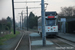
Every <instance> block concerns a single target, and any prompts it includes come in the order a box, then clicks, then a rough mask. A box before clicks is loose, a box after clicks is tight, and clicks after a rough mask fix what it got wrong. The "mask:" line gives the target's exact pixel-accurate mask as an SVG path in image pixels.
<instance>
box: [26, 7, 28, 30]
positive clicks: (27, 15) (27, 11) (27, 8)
mask: <svg viewBox="0 0 75 50" xmlns="http://www.w3.org/2000/svg"><path fill="white" fill-rule="evenodd" d="M26 9H27V31H28V6H27V7H26Z"/></svg>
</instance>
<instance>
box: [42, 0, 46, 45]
mask: <svg viewBox="0 0 75 50" xmlns="http://www.w3.org/2000/svg"><path fill="white" fill-rule="evenodd" d="M41 10H42V11H41V14H42V40H43V46H46V32H45V6H44V0H41Z"/></svg>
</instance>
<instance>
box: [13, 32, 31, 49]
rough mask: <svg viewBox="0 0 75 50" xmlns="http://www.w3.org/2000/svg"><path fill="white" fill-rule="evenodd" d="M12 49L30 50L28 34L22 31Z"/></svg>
mask: <svg viewBox="0 0 75 50" xmlns="http://www.w3.org/2000/svg"><path fill="white" fill-rule="evenodd" d="M14 50H30V49H29V35H28V33H27V32H23V33H22V36H21V38H20V40H19V41H18V43H17V45H16V47H15V48H14Z"/></svg>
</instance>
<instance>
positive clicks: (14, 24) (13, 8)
mask: <svg viewBox="0 0 75 50" xmlns="http://www.w3.org/2000/svg"><path fill="white" fill-rule="evenodd" d="M12 11H13V30H14V34H15V33H16V32H15V12H14V0H12Z"/></svg>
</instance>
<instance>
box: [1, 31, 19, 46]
mask: <svg viewBox="0 0 75 50" xmlns="http://www.w3.org/2000/svg"><path fill="white" fill-rule="evenodd" d="M11 32H12V33H11V34H7V35H5V36H3V37H0V45H4V43H3V42H4V41H7V40H9V39H11V38H14V37H16V36H17V35H18V34H19V31H16V34H15V35H14V34H13V30H11Z"/></svg>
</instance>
